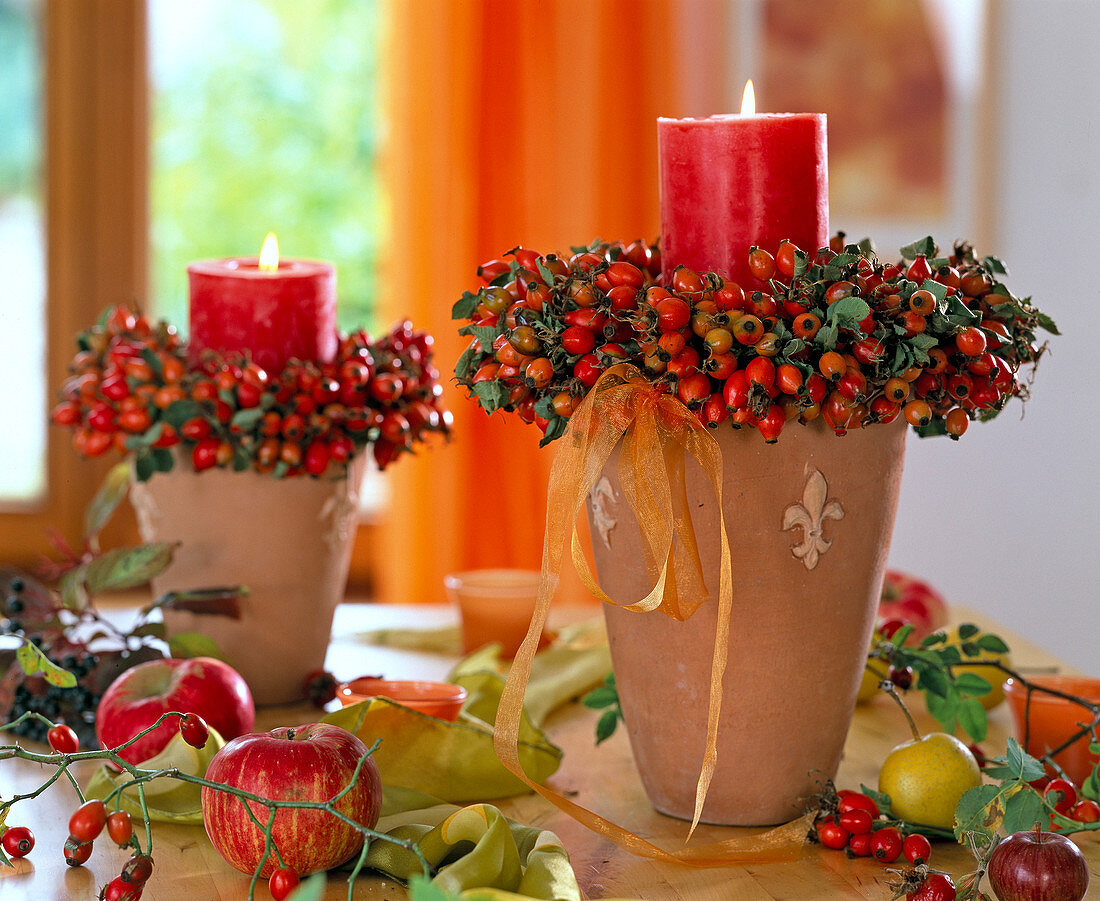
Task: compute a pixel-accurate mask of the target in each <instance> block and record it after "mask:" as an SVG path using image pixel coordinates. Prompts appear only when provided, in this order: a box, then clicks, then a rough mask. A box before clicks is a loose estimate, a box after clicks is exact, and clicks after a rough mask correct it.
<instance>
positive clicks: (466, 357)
mask: <svg viewBox="0 0 1100 901" xmlns="http://www.w3.org/2000/svg"><path fill="white" fill-rule="evenodd" d="M477 354H478V350H477V341H471V342H470V346H469V347H467V348H466V349H465V350H464V351H462V356H460V357H459V358H458V362H457V363H455V378H457V379H458V380H459V381H462V379H464V378H466V376H467V375H468V374H469V372H470V367H471V365H472V364H473V361H474V357H475V356H477Z"/></svg>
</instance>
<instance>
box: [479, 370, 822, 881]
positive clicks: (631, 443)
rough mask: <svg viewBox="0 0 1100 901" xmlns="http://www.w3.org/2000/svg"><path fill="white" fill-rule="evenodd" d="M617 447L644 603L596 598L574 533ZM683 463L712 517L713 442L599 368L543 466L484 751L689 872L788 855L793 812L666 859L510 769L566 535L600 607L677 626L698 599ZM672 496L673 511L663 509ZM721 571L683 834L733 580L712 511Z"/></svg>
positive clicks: (706, 758)
mask: <svg viewBox="0 0 1100 901" xmlns="http://www.w3.org/2000/svg"><path fill="white" fill-rule="evenodd" d="M620 441H621V442H622V449H621V451H620V457H619V479H620V482H621V484H622V489H623V494H624V495H625V496H626V498H627V502H628V503H629V504H630V507H631V510H632V511H633V512H634V515H635V517H636V518H637V521H638V524H639V526H640V528H641V532H642V538H643V542H644V544H645V548H646V565H647V567H648V569H649V572H650V575H651V577H652V579H653V588H652V590H651V591H650V592H649V594H647V595H646V596H645V597H644V598H642V599H640V600H637V601H634V602H632V603H621V602H620V601H617V600H615V599H613V598H610V597H608V595H607V594H606V592H604V591H603V589H602V588H600V586H599V585H598V584H597V582H596V580H595V578H593V576H592V573H591V571H590V570H589V568H588V563H587V561H586V559H585V556H584V552H583V550H582V549H581V546H580V540H579V538H578V536H577V530H576V519H577V516H578V514H579V513H580V511H581V508H582V506H583V505H584V502H585V498H586V497H587V496H588V494H589V492H590V491H591V490H592V487H593V486H594V485H595V484H596V481H597V480H598V479H599V478H600V474H601V472H602V471H603V468H604V466H605V465H606V463H607V462H608V460H609V459H610V457H611V454H612V452H613V451H614V449H615V447H616V446H617V445H618V444H619V442H620ZM688 454H690V455H691V456H692V457H694V458H695V459H696V460H697V461H698V462H699V465H700V466H701V467H702V469H703V472H704V473H705V474H706V476H707V478H708V479H709V480H710V483H711V485H712V487H713V488H714V493H715V496H716V498H717V502H718V509H719V511H721V510H722V455H721V451H720V450H719V448H718V443H717V442H716V441H715V440H714V437H713V436H712V435H711V434H710V433H709V432H708V431H707V430H706V428H705V427H704V426H703V425H702V424H701V423H700V422H699V420H698V418H697V417H696V416H695V414H694V413H692V412H691V411H690V410H688V409H687V407H685V406H684V405H683V404H682V403H680V402H679V401H678V400H677V399H676V398H674V397H671V396H669V395H667V394H661V393H660V392H658V391H657V390H656V389H655V388H654V387H653V385H652V383H651V382H649V380H647V379H646V378H644V377H643V376H642V374H641V373H640V372H639V371H638V369H637V368H636V367H634V366H632V365H630V364H628V363H622V364H619V365H617V366H613V367H612V368H611V369H608V370H607V371H606V372H605V373H604V374H603V375H602V376H600V379H599V381H597V382H596V384H595V386H594V387H593V388H592V390H591V391H590V392H589V393H588V396H587V397H586V398H585V399H584V401H583V402H582V403H581V405H580V406H579V407H577V409H576V411H574V413H573V415H572V417H570V420H569V427H568V429H567V430H566V432H565V435H564V436H563V437H562V439H561V445H560V449H559V451H558V454H557V456H556V457H555V459H554V464H553V466H552V468H551V470H550V486H549V492H548V498H547V506H546V533H545V537H544V539H543V548H542V581H541V584H540V585H539V597H538V602H537V603H536V606H535V612H534V615H533V616H532V618H531V625H530V627H529V629H528V631H527V637H526V638H525V639H524V642H523V644H522V646H521V647H520V649H519V652H518V653H517V654H516V657H515V660H514V662H513V663H512V668H511V671H510V672H509V674H508V680H507V683H506V685H505V687H504V692H503V694H502V696H501V700H500V707H499V709H498V712H497V719H496V729H495V732H496V735H495V739H494V746H495V748H496V752H497V756H498V757H499V758H500V760H501V762H502V763H503V764H504V766H505V767H507V768H508V769H509V770H510V771H511V772H512V773H514V774H515V775H516V776H517V777H519V778H520V779H522V780H523V781H524V782H525V783H527V785H529V786H530V787H531V788H532V789H534V790H535V791H536V792H538V793H539V794H540V795H542V796H543V797H544V798H546V799H547V800H548V801H550V802H551V803H553V804H554V805H555V806H557V807H558V808H559V809H561V810H563V811H565V812H566V813H567V814H569V815H570V816H572V817H573V818H574V819H576V820H577V821H578V822H580V823H582V824H584V825H585V826H587V827H588V828H589V829H591V830H592V831H594V832H596V833H598V834H599V835H602V836H603V837H605V838H607V839H608V840H610V841H612V842H614V843H615V844H617V845H619V846H621V847H623V848H625V849H627V850H628V851H630V852H632V853H634V854H637V855H639V856H641V857H648V858H653V859H655V860H662V861H673V862H675V861H678V862H681V863H689V864H692V865H694V866H725V865H728V864H730V863H733V862H750V861H751V862H761V861H771V860H783V859H790V858H792V857H794V856H796V855H797V853H798V851H799V849H800V848H801V845H802V841H803V838H804V837H805V834H806V830H807V828H808V820H807V819H806V818H805V817H803V818H800V819H798V820H795V821H794V822H791V823H788V824H786V825H785V826H779V827H776V828H775V829H772V830H770V831H769V832H766V833H764V834H763V835H757V836H748V837H739V838H734V839H728V840H726V841H722V842H716V843H713V844H710V845H706V846H701V847H698V848H681V849H679V850H677V851H674V852H669V851H665V850H664V849H662V848H659V847H657V846H656V845H654V844H652V843H650V842H648V841H646V840H645V839H643V838H641V837H640V836H638V835H635V834H634V833H633V832H630V831H629V830H627V829H624V828H623V827H621V826H618V825H616V824H615V823H612V822H611V821H610V820H607V819H605V818H603V817H601V816H600V815H599V814H596V813H593V812H592V811H590V810H588V809H587V808H586V807H583V806H581V805H579V804H576V803H575V802H573V801H570V800H569V799H567V798H564V797H562V796H561V795H559V794H558V793H557V792H554V791H553V790H551V789H549V788H547V787H546V786H544V785H540V784H538V783H537V782H535V781H533V780H532V779H530V778H529V777H528V776H527V774H526V773H524V772H523V769H522V767H521V766H520V762H519V749H518V741H519V726H520V716H521V713H522V710H523V696H524V693H525V691H526V688H527V681H528V678H529V677H530V674H531V664H532V661H533V660H534V657H535V652H536V651H537V650H538V644H539V638H540V637H541V636H542V632H543V629H544V627H545V625H546V618H547V614H548V612H549V609H550V601H551V599H552V598H553V596H554V592H555V590H556V589H557V584H558V572H559V571H560V569H561V562H562V554H563V549H564V546H565V538H566V535H567V533H568V532H569V531H570V530H571V531H572V543H571V550H572V557H573V564H574V566H576V568H577V572H578V573H579V575H580V577H581V579H582V581H583V582H584V583H585V585H586V586H587V587H588V589H589V590H590V591H591V592H592V593H593V594H594V595H595V596H596V597H598V598H599V599H600V600H601V601H603V602H605V603H608V604H615V605H616V606H621V607H624V608H625V609H627V610H637V611H643V612H648V611H653V610H660V611H661V612H662V613H665V614H667V615H668V616H671V617H672V618H673V619H676V620H680V621H683V620H685V619H687V618H688V617H689V616H691V614H692V613H694V612H695V610H696V608H698V607H699V605H700V604H701V603H703V601H704V600H705V598H706V594H707V592H706V587H705V586H704V584H703V574H702V564H701V563H700V561H699V551H698V546H697V544H696V541H695V532H694V530H693V528H692V524H691V516H690V512H689V511H688V507H687V504H686V498H687V493H686V487H685V483H684V465H685V462H686V458H687V455H688ZM674 500H675V502H676V503H675V504H674ZM720 516H721V519H720V527H721V530H722V535H721V541H720V546H721V553H722V560H721V570H720V577H719V592H718V627H717V633H716V635H715V641H714V659H713V663H712V667H711V683H710V703H709V707H708V712H707V739H706V747H705V750H704V754H703V762H702V767H701V769H700V773H699V782H698V785H697V788H696V796H695V815H694V818H693V820H692V824H691V830H690V831H689V832H688V838H690V837H691V833H692V832H693V831H694V830H695V827H696V826H697V825H698V823H699V817H700V814H701V813H702V810H703V802H704V801H705V800H706V796H707V789H708V787H709V786H710V781H711V777H712V776H713V774H714V767H715V764H716V762H717V759H718V751H717V743H718V719H719V713H720V711H721V708H722V676H723V674H724V672H725V668H726V653H727V649H728V646H729V618H730V610H731V607H732V604H733V575H732V564H731V560H730V549H729V542H728V540H727V538H726V523H725V517H724V515H723V514H721V513H720Z"/></svg>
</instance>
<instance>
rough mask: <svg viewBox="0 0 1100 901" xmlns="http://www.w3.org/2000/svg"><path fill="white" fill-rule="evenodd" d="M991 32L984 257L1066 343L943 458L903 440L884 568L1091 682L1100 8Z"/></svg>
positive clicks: (1024, 16)
mask: <svg viewBox="0 0 1100 901" xmlns="http://www.w3.org/2000/svg"><path fill="white" fill-rule="evenodd" d="M992 23H993V26H994V34H993V43H992V48H993V59H992V71H993V73H994V99H995V103H996V107H995V110H994V113H995V115H994V116H993V119H992V121H993V122H995V123H996V125H995V128H996V131H995V134H994V136H993V137H994V140H993V142H992V147H993V150H994V154H993V156H992V160H993V166H994V172H993V174H994V176H995V177H994V179H993V181H992V186H993V211H994V217H993V221H992V224H991V227H990V228H989V231H990V240H991V242H992V246H991V248H990V249H991V250H993V251H994V252H996V253H997V254H998V255H999V256H1001V257H1002V258H1003V259H1005V260H1006V262H1007V263H1008V265H1009V269H1010V271H1011V274H1012V278H1011V279H1010V280H1009V285H1010V286H1011V287H1012V288H1013V290H1014V292H1015V293H1017V294H1023V295H1025V296H1026V295H1029V294H1030V295H1032V296H1034V298H1035V300H1036V302H1037V304H1038V305H1039V306H1040V307H1041V308H1042V309H1043V310H1045V311H1046V312H1048V313H1050V314H1051V315H1052V316H1053V317H1054V319H1055V321H1056V322H1057V323H1058V325H1059V327H1060V328H1061V330H1062V332H1063V336H1062V337H1055V338H1052V339H1051V353H1050V355H1049V357H1048V358H1045V359H1044V360H1043V361H1042V363H1041V365H1040V367H1039V372H1038V378H1037V379H1036V382H1035V385H1034V388H1033V396H1032V399H1031V401H1030V402H1029V403H1027V404H1026V405H1023V406H1021V405H1020V404H1018V403H1016V402H1014V403H1013V404H1012V405H1010V406H1009V407H1008V408H1007V409H1006V410H1005V412H1004V413H1003V414H1002V415H1001V416H1000V417H999V418H998V419H997V420H996V421H994V422H992V423H988V424H986V425H984V426H981V427H977V426H975V427H974V428H972V429H971V430H970V431H969V432H968V433H967V434H966V436H965V437H964V438H963V439H962V440H961V441H960V442H958V443H957V444H955V445H953V446H952V445H949V444H948V443H947V442H946V441H944V440H940V439H936V440H929V441H920V440H919V439H916V438H913V437H911V438H910V441H909V447H908V451H907V454H908V459H907V464H906V475H905V482H904V486H903V489H902V497H901V503H900V512H899V517H898V522H897V526H896V528H895V531H894V542H893V547H892V551H891V564H892V565H893V566H895V567H897V568H900V569H904V570H909V571H912V572H914V573H920V574H923V575H924V576H926V577H928V578H929V579H930V580H931V581H933V582H934V583H935V584H936V585H937V586H939V587H940V588H942V589H943V590H944V592H945V593H946V594H947V596H948V598H949V600H951V601H952V602H955V603H958V604H965V605H968V606H971V607H974V608H976V609H978V610H980V611H983V612H985V613H987V614H989V615H990V616H991V617H993V618H995V619H997V620H999V621H1000V622H1002V623H1004V624H1005V625H1006V626H1009V627H1010V628H1012V629H1014V630H1016V631H1019V632H1021V633H1023V634H1025V635H1027V636H1028V637H1029V638H1031V639H1032V640H1034V641H1035V642H1036V643H1038V644H1040V645H1042V646H1043V647H1045V648H1047V649H1049V650H1051V651H1054V652H1055V653H1057V654H1059V655H1061V656H1062V657H1063V658H1065V659H1067V660H1068V661H1070V662H1071V663H1072V664H1073V665H1074V666H1076V667H1078V668H1080V669H1082V670H1084V671H1086V672H1089V673H1090V674H1092V675H1100V640H1098V639H1100V589H1098V587H1097V577H1096V574H1095V572H1096V566H1097V564H1098V562H1100V561H1098V558H1100V541H1098V539H1097V534H1098V533H1097V529H1096V520H1097V514H1098V512H1100V490H1098V488H1097V472H1096V463H1097V459H1098V455H1097V450H1096V448H1097V440H1098V438H1100V429H1098V426H1097V413H1096V410H1095V408H1094V407H1093V404H1094V403H1095V402H1096V398H1097V396H1098V395H1097V388H1098V386H1100V380H1098V379H1097V367H1096V362H1095V361H1094V360H1093V358H1092V351H1091V349H1090V347H1091V345H1090V343H1089V342H1090V336H1089V333H1088V331H1087V330H1088V329H1089V327H1090V326H1094V325H1095V322H1096V318H1095V312H1094V311H1095V310H1096V309H1097V304H1098V301H1100V287H1098V286H1100V279H1097V277H1095V276H1094V275H1093V274H1092V273H1093V271H1094V268H1095V263H1094V261H1095V259H1096V256H1097V250H1098V249H1100V178H1098V175H1097V171H1096V161H1097V158H1098V153H1097V150H1098V146H1100V91H1098V90H1097V88H1096V85H1097V84H1098V83H1100V58H1098V57H1097V56H1096V53H1095V47H1096V46H1097V45H1098V44H1100V7H1098V5H1097V4H1096V3H1095V2H1091V0H1013V2H1005V3H1002V4H999V5H998V6H997V7H996V12H995V15H994V16H993V18H992ZM1021 411H1022V413H1023V415H1022V418H1021Z"/></svg>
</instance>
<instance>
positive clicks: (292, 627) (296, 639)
mask: <svg viewBox="0 0 1100 901" xmlns="http://www.w3.org/2000/svg"><path fill="white" fill-rule="evenodd" d="M364 460H365V455H364V454H360V455H358V456H357V457H356V458H355V460H354V461H353V462H352V464H351V465H350V466H349V472H348V475H347V476H343V477H338V478H322V479H314V478H309V477H306V476H300V477H296V478H292V479H276V478H275V477H274V476H272V475H262V474H260V473H256V472H252V471H246V472H232V471H230V470H222V469H214V470H210V471H207V472H202V473H196V472H195V471H194V470H192V469H191V468H190V466H189V465H188V464H186V463H177V465H176V468H175V469H174V470H173V471H172V472H169V473H157V474H155V475H154V476H153V477H152V478H151V479H150V480H149V481H148V482H140V483H135V484H134V485H133V486H132V487H131V490H130V500H131V503H132V504H133V506H134V509H135V511H136V513H137V519H138V527H139V529H140V530H141V535H142V538H143V539H144V540H146V541H178V542H180V546H179V548H178V550H177V551H176V554H175V559H174V561H173V563H172V565H171V566H169V567H168V569H167V570H165V572H164V573H163V574H162V575H161V576H159V577H158V578H156V579H154V580H153V589H154V591H155V592H156V594H157V595H160V594H163V593H164V592H167V591H181V590H189V589H196V588H210V587H219V586H234V585H244V586H246V587H247V588H248V594H247V595H246V596H244V597H243V598H242V599H241V616H240V618H239V619H231V618H228V617H225V616H217V615H210V614H203V615H198V614H195V613H189V612H185V611H173V610H167V611H165V615H164V622H165V625H166V626H167V628H168V633H169V635H174V634H178V633H180V632H201V633H203V634H205V635H208V636H209V637H210V638H212V639H213V640H214V641H215V642H216V643H217V644H218V647H219V648H220V649H221V651H222V652H223V653H224V655H225V658H226V660H227V661H228V662H229V663H230V664H231V665H232V666H233V667H234V668H236V669H237V670H238V671H239V672H240V673H241V675H243V676H244V678H245V681H247V682H248V685H249V688H250V689H251V690H252V695H253V697H254V698H255V700H256V703H257V704H286V703H290V702H293V701H297V700H300V699H301V698H302V697H303V681H304V678H305V676H306V675H307V674H308V673H310V672H311V671H312V670H316V669H319V668H321V667H322V666H323V664H324V661H325V652H326V650H327V649H328V643H329V633H330V632H331V630H332V619H333V614H334V613H335V611H336V605H337V604H338V603H339V602H340V601H341V600H342V599H343V597H344V589H345V585H346V581H347V573H348V564H349V561H350V557H351V547H352V543H353V541H354V539H355V525H356V522H357V519H358V499H359V485H360V483H361V481H362V477H363V472H364V465H365V464H364V462H363V461H364Z"/></svg>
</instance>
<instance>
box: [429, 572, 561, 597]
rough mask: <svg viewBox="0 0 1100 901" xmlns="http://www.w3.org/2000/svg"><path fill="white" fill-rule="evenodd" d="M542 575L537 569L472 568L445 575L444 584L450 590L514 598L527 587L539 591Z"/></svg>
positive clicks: (529, 589)
mask: <svg viewBox="0 0 1100 901" xmlns="http://www.w3.org/2000/svg"><path fill="white" fill-rule="evenodd" d="M541 576H542V574H541V573H540V572H539V571H538V570H535V569H471V570H466V571H465V572H457V573H449V574H447V575H446V576H444V577H443V585H444V586H445V587H446V588H447V589H448V590H450V591H456V592H457V591H464V590H465V591H472V592H474V593H476V594H477V595H479V596H488V597H502V598H503V597H508V598H514V597H515V596H516V594H517V593H519V592H523V591H524V590H525V589H526V590H528V591H533V592H537V591H538V587H539V581H540V579H541Z"/></svg>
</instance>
